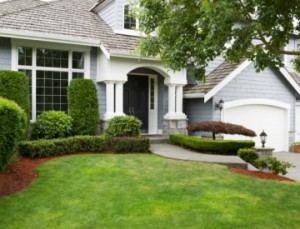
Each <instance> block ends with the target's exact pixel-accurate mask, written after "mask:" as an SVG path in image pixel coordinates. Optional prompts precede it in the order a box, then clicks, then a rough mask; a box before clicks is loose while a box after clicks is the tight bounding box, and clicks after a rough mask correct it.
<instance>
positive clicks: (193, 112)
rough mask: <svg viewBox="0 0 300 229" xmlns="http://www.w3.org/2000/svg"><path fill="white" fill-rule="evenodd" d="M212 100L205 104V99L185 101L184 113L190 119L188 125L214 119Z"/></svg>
mask: <svg viewBox="0 0 300 229" xmlns="http://www.w3.org/2000/svg"><path fill="white" fill-rule="evenodd" d="M212 109H213V107H212V100H209V101H208V102H207V103H204V100H203V99H185V100H184V112H185V114H186V115H187V117H188V119H189V120H188V123H189V124H192V123H194V122H202V121H210V120H212V117H213V112H212Z"/></svg>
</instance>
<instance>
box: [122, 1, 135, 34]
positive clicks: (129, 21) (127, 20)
mask: <svg viewBox="0 0 300 229" xmlns="http://www.w3.org/2000/svg"><path fill="white" fill-rule="evenodd" d="M124 28H125V29H134V28H136V18H134V17H133V15H132V12H131V10H130V6H129V5H125V6H124Z"/></svg>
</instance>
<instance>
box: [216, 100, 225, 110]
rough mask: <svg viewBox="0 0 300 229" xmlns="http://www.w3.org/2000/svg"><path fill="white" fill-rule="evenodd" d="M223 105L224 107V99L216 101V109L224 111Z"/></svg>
mask: <svg viewBox="0 0 300 229" xmlns="http://www.w3.org/2000/svg"><path fill="white" fill-rule="evenodd" d="M223 107H224V101H223V99H220V101H219V102H216V103H215V109H216V110H220V111H222V110H223Z"/></svg>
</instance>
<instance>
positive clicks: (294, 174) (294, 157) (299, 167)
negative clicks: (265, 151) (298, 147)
mask: <svg viewBox="0 0 300 229" xmlns="http://www.w3.org/2000/svg"><path fill="white" fill-rule="evenodd" d="M273 156H274V157H276V158H277V159H278V160H280V161H285V162H290V163H292V164H293V165H294V166H295V168H290V169H288V173H287V174H286V175H285V177H288V178H290V179H293V180H296V181H300V153H288V152H274V153H273Z"/></svg>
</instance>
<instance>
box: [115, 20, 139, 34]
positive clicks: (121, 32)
mask: <svg viewBox="0 0 300 229" xmlns="http://www.w3.org/2000/svg"><path fill="white" fill-rule="evenodd" d="M123 20H124V19H123ZM123 26H124V25H123ZM114 32H115V33H116V34H121V35H127V36H134V37H142V36H145V35H143V33H142V32H140V31H138V30H132V29H125V28H124V29H116V30H114Z"/></svg>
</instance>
